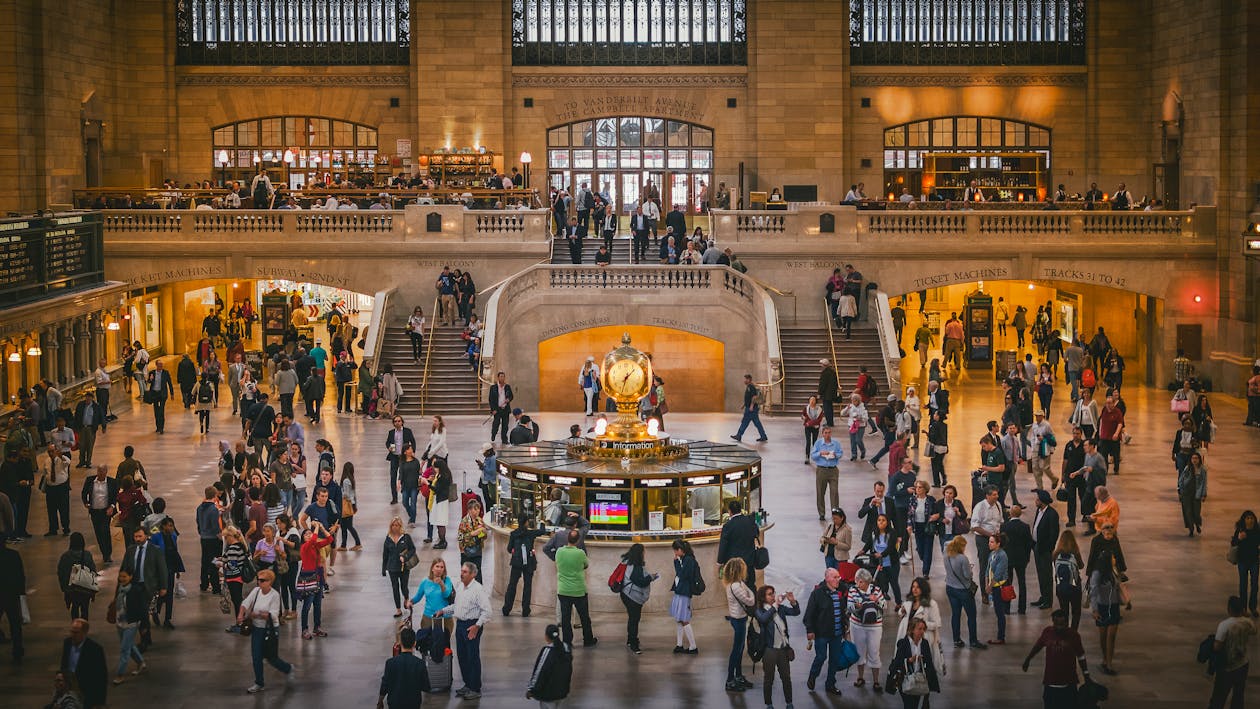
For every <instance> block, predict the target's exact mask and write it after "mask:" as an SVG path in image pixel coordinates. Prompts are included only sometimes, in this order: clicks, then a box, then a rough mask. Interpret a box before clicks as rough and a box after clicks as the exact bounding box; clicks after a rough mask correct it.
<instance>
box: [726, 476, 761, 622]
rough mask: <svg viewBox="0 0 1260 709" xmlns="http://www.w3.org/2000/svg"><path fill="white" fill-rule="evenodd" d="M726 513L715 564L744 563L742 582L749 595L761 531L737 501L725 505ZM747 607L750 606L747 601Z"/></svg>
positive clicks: (754, 577)
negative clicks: (727, 516) (735, 561)
mask: <svg viewBox="0 0 1260 709" xmlns="http://www.w3.org/2000/svg"><path fill="white" fill-rule="evenodd" d="M726 511H727V512H729V513H730V517H729V518H728V519H727V520H726V522H725V523H724V524H723V525H722V535H721V539H720V540H719V541H718V553H717V563H718V564H719V565H725V564H726V562H728V561H730V560H731V559H740V560H742V561H743V562H744V571H745V578H744V582H745V585H746V586H747V588H748V591H749V592H750V593H751V592H752V589H753V588H754V587H755V586H756V583H757V570H756V568H755V566H754V563H755V560H756V553H757V546H758V545H759V544H760V539H761V530H760V529H759V528H758V527H757V522H756V520H754V519H753V517H752V515H750V514H747V513H745V512H744V506H743V505H742V504H741V503H740V501H739V500H731V501H730V502H728V503H726ZM747 605H752V601H749V602H748V603H747Z"/></svg>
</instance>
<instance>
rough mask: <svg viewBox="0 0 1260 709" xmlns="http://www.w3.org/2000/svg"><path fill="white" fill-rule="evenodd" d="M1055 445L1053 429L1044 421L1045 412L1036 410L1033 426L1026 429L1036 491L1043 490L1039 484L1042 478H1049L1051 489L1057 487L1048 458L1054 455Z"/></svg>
mask: <svg viewBox="0 0 1260 709" xmlns="http://www.w3.org/2000/svg"><path fill="white" fill-rule="evenodd" d="M1043 443H1044V445H1043ZM1057 443H1058V441H1056V440H1055V436H1054V429H1052V428H1051V427H1050V422H1049V421H1047V420H1046V412H1044V411H1042V410H1041V409H1037V410H1036V411H1034V412H1033V424H1032V425H1031V426H1029V427H1028V456H1029V459H1030V460H1031V461H1032V472H1033V480H1035V481H1036V483H1037V489H1038V490H1042V489H1044V486H1043V485H1042V483H1041V479H1042V477H1043V476H1044V477H1048V478H1050V487H1051V488H1055V487H1058V486H1059V479H1058V478H1056V477H1055V476H1054V473H1053V472H1051V468H1050V457H1051V456H1053V455H1054V449H1055V446H1056V445H1057Z"/></svg>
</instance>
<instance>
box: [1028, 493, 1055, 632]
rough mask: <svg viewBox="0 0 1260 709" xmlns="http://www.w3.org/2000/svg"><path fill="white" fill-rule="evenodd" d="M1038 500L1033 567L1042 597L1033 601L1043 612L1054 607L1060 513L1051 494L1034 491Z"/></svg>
mask: <svg viewBox="0 0 1260 709" xmlns="http://www.w3.org/2000/svg"><path fill="white" fill-rule="evenodd" d="M1033 494H1034V495H1036V496H1037V499H1036V500H1035V502H1034V503H1033V504H1035V505H1036V511H1035V512H1034V513H1033V521H1032V524H1031V525H1030V532H1031V533H1032V541H1033V548H1032V554H1033V566H1034V567H1035V568H1036V569H1037V588H1038V590H1039V591H1040V595H1039V596H1038V598H1037V600H1035V601H1033V603H1032V605H1033V607H1034V608H1041V609H1043V610H1045V609H1049V608H1051V607H1052V606H1053V605H1054V572H1053V568H1052V562H1053V560H1054V546H1055V544H1056V543H1057V542H1058V539H1059V512H1058V511H1057V510H1055V509H1054V506H1053V505H1052V502H1053V500H1052V499H1051V497H1050V493H1049V492H1046V491H1045V490H1041V489H1037V490H1034V491H1033Z"/></svg>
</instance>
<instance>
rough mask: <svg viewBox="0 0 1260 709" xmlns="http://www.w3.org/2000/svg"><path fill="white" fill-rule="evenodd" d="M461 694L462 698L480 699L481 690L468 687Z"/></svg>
mask: <svg viewBox="0 0 1260 709" xmlns="http://www.w3.org/2000/svg"><path fill="white" fill-rule="evenodd" d="M461 696H462V697H463V698H464V699H481V692H478V691H475V690H472V689H470V690H468V691H467V692H464V693H463V694H462V695H461Z"/></svg>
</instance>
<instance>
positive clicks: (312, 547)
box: [297, 520, 337, 640]
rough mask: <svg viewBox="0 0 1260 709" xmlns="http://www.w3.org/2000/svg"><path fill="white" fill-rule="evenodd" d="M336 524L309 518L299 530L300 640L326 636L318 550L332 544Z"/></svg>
mask: <svg viewBox="0 0 1260 709" xmlns="http://www.w3.org/2000/svg"><path fill="white" fill-rule="evenodd" d="M336 528H337V526H336V525H335V524H334V525H333V529H332V530H329V529H328V528H326V527H325V526H324V525H323V523H322V522H319V521H315V520H312V521H311V523H310V526H309V527H307V528H306V531H305V532H303V533H302V548H301V552H300V554H301V559H302V561H301V566H300V568H299V570H298V578H297V589H298V597H299V598H300V599H301V601H302V639H303V640H310V639H311V638H312V637H320V638H325V637H328V633H326V632H324V628H323V620H324V618H323V614H324V579H323V573H322V572H323V567H322V565H321V563H320V554H321V550H322V549H323V548H324V547H328V546H332V543H333V538H334V537H333V535H334V534H336ZM312 606H313V607H314V608H315V631H314V633H312V632H311V630H310V627H311V626H310V622H309V621H310V612H311V607H312Z"/></svg>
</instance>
